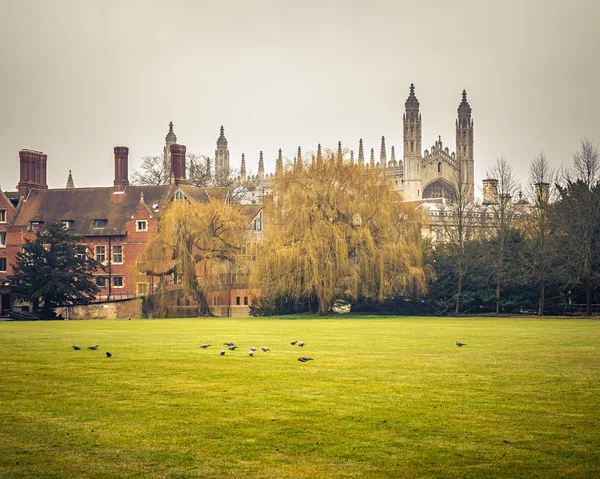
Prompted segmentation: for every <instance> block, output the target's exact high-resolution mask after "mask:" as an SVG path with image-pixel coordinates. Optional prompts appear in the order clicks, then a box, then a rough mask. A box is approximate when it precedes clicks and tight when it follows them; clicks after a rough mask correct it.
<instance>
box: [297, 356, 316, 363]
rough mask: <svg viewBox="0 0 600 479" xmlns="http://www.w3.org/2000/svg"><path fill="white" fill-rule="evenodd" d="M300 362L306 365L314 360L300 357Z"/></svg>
mask: <svg viewBox="0 0 600 479" xmlns="http://www.w3.org/2000/svg"><path fill="white" fill-rule="evenodd" d="M298 361H300V362H301V363H306V362H308V361H313V358H307V357H306V356H300V357H299V358H298Z"/></svg>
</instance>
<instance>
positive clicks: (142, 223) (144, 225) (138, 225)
mask: <svg viewBox="0 0 600 479" xmlns="http://www.w3.org/2000/svg"><path fill="white" fill-rule="evenodd" d="M135 230H136V231H148V222H147V221H146V220H138V221H136V222H135Z"/></svg>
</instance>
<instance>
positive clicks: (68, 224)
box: [61, 220, 73, 230]
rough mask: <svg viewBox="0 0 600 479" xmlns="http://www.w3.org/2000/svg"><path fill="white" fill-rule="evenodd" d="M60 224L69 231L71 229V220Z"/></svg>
mask: <svg viewBox="0 0 600 479" xmlns="http://www.w3.org/2000/svg"><path fill="white" fill-rule="evenodd" d="M61 223H62V224H63V226H64V227H65V228H66V229H68V230H70V229H71V228H73V220H62V221H61Z"/></svg>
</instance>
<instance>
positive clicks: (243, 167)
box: [240, 153, 246, 181]
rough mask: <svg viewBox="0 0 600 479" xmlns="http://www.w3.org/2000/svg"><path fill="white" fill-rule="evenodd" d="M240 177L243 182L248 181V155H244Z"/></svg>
mask: <svg viewBox="0 0 600 479" xmlns="http://www.w3.org/2000/svg"><path fill="white" fill-rule="evenodd" d="M240 177H241V179H242V181H246V155H245V154H244V153H242V165H241V166H240Z"/></svg>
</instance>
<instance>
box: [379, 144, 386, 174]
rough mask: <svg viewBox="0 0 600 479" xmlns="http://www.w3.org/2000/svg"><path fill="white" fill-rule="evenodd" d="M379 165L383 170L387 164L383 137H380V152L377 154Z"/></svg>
mask: <svg viewBox="0 0 600 479" xmlns="http://www.w3.org/2000/svg"><path fill="white" fill-rule="evenodd" d="M379 163H380V164H381V167H382V168H385V166H386V164H387V153H386V151H385V136H382V137H381V152H380V153H379Z"/></svg>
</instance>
